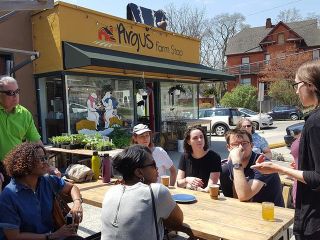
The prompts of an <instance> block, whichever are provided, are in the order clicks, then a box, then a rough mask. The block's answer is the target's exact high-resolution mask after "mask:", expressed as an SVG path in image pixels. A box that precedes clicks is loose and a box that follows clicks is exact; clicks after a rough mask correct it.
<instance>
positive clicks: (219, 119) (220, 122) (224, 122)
mask: <svg viewBox="0 0 320 240" xmlns="http://www.w3.org/2000/svg"><path fill="white" fill-rule="evenodd" d="M199 118H200V119H209V120H211V127H212V129H211V130H212V133H214V134H216V135H217V136H224V134H225V133H226V132H227V131H228V130H229V129H230V128H232V127H235V126H236V125H237V123H238V122H239V120H240V119H241V118H242V116H241V113H240V112H239V111H238V109H236V108H209V109H200V110H199Z"/></svg>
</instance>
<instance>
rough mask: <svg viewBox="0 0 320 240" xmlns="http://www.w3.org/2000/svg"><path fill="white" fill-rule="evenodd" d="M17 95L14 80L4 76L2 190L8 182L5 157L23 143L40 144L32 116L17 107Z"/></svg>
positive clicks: (0, 96)
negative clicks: (4, 166) (4, 163)
mask: <svg viewBox="0 0 320 240" xmlns="http://www.w3.org/2000/svg"><path fill="white" fill-rule="evenodd" d="M19 93H20V89H19V88H18V83H17V81H16V80H15V79H14V78H12V77H8V76H5V77H2V78H1V79H0V183H1V178H2V176H1V174H2V175H3V176H4V183H3V186H2V187H3V188H4V186H5V185H6V184H7V183H8V181H9V180H10V178H9V177H8V176H7V175H6V174H5V171H4V168H3V164H2V161H3V160H4V158H5V155H6V154H7V153H8V152H10V151H11V149H13V148H14V147H15V146H17V145H18V144H20V143H22V142H23V141H30V142H38V143H41V144H42V142H41V140H40V135H39V133H38V131H37V129H36V127H35V125H34V121H33V117H32V114H31V113H30V112H29V111H28V110H27V109H26V108H25V107H23V106H21V105H19ZM2 179H3V178H2ZM0 185H1V184H0ZM0 190H1V188H0Z"/></svg>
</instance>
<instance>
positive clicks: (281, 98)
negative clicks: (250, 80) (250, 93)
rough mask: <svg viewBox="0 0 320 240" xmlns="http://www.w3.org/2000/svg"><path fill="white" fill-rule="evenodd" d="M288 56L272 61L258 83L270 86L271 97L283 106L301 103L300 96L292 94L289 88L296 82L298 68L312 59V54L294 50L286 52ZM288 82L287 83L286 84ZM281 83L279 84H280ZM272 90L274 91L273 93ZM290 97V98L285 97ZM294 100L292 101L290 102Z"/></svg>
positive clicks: (261, 74) (259, 77) (260, 75)
mask: <svg viewBox="0 0 320 240" xmlns="http://www.w3.org/2000/svg"><path fill="white" fill-rule="evenodd" d="M285 52H286V53H287V55H285V56H283V57H282V58H277V59H274V60H271V61H270V62H269V64H268V65H266V67H265V69H264V70H263V71H261V72H260V73H259V75H258V81H260V82H265V83H267V85H269V87H270V90H269V95H270V96H271V97H273V98H274V100H276V101H278V102H279V103H283V104H290V101H291V102H292V103H296V102H299V101H298V96H297V95H296V94H292V91H291V90H292V89H291V90H290V88H289V86H290V84H292V83H293V82H294V79H295V74H296V71H297V70H298V68H299V67H300V66H301V65H302V64H303V63H305V62H307V61H310V59H311V58H312V53H311V52H300V53H296V52H294V50H293V49H287V50H286V51H285ZM284 81H286V82H287V83H284ZM278 82H279V83H278ZM271 90H272V91H271ZM285 95H288V96H285ZM290 98H292V100H290Z"/></svg>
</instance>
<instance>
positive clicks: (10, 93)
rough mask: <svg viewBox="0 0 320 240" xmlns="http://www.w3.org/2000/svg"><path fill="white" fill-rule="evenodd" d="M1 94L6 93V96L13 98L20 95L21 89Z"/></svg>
mask: <svg viewBox="0 0 320 240" xmlns="http://www.w3.org/2000/svg"><path fill="white" fill-rule="evenodd" d="M0 93H4V94H5V95H7V96H10V97H12V96H16V95H19V93H20V89H19V88H18V89H17V90H15V91H12V90H7V91H0Z"/></svg>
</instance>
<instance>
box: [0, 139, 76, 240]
mask: <svg viewBox="0 0 320 240" xmlns="http://www.w3.org/2000/svg"><path fill="white" fill-rule="evenodd" d="M4 165H5V168H6V171H7V173H8V174H9V175H10V176H11V182H10V183H9V184H8V185H7V186H6V187H5V188H4V190H3V192H2V193H1V194H0V213H1V214H0V239H7V240H17V239H24V240H29V239H30V240H35V239H43V240H44V239H49V240H50V239H61V238H62V239H82V238H81V237H79V236H77V234H76V233H75V230H74V229H75V227H76V226H75V224H70V225H64V226H62V227H61V228H59V229H55V227H54V223H53V218H52V207H53V200H54V193H55V192H62V193H65V194H68V195H71V197H72V199H73V206H72V209H71V213H72V215H73V219H74V220H75V222H80V221H81V220H82V207H81V203H82V201H81V195H80V191H79V189H78V188H77V187H76V186H75V185H72V184H71V183H68V182H65V181H64V180H63V179H61V178H58V177H56V176H50V175H45V174H46V173H47V172H48V159H47V157H46V151H45V149H44V148H43V146H42V145H40V144H35V143H28V142H25V143H22V144H20V145H18V146H17V147H16V148H14V149H13V150H12V151H11V152H9V154H8V155H6V158H5V160H4Z"/></svg>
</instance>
